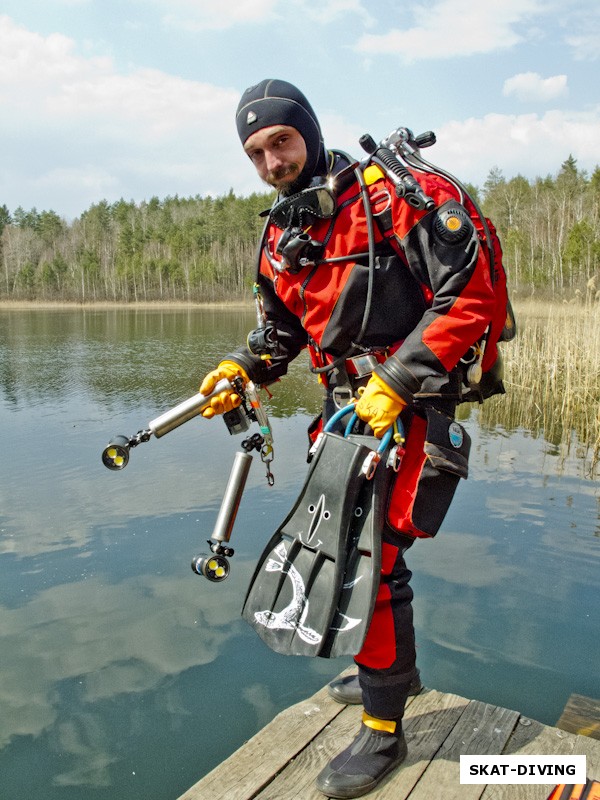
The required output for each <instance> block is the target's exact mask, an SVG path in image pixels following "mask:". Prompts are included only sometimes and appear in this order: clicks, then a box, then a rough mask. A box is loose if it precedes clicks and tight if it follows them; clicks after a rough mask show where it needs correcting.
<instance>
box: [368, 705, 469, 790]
mask: <svg viewBox="0 0 600 800" xmlns="http://www.w3.org/2000/svg"><path fill="white" fill-rule="evenodd" d="M468 705H469V701H468V700H466V699H465V698H464V697H459V696H458V695H455V694H443V693H441V692H436V691H435V690H427V691H425V692H422V693H421V694H420V695H418V696H417V697H416V698H415V701H414V702H413V703H411V705H410V706H409V708H408V709H407V713H406V715H405V718H404V722H403V727H404V731H405V735H406V741H407V744H408V755H407V757H406V761H405V762H404V763H403V764H402V766H401V767H400V768H399V769H398V770H396V771H395V772H392V773H391V775H390V776H389V777H388V778H386V779H385V780H384V781H383V782H382V783H381V784H380V785H379V786H378V787H377V789H376V790H375V791H374V792H372V793H371V794H370V795H369V800H401V799H402V798H406V797H408V796H409V795H410V797H411V798H412V792H413V790H414V788H415V786H417V784H418V783H419V781H420V780H421V778H422V776H423V774H424V773H425V771H426V769H427V768H428V766H429V762H430V761H431V759H432V758H433V757H434V756H435V754H436V753H437V752H438V750H439V749H440V747H441V746H442V744H443V743H444V741H445V740H446V739H447V737H448V735H449V734H450V732H451V731H452V729H453V728H454V726H455V725H456V724H457V722H458V720H459V719H460V718H461V716H462V714H463V713H464V712H465V710H466V709H467V707H468ZM437 797H441V795H430V798H429V800H434V798H436V800H437Z"/></svg>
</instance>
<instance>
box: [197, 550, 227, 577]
mask: <svg viewBox="0 0 600 800" xmlns="http://www.w3.org/2000/svg"><path fill="white" fill-rule="evenodd" d="M192 569H193V570H194V572H195V573H196V574H197V575H204V577H205V578H208V580H209V581H214V582H215V583H218V582H219V581H224V580H225V578H227V577H228V575H229V571H230V566H229V561H227V559H226V558H225V556H221V555H215V556H197V557H196V558H194V560H193V561H192Z"/></svg>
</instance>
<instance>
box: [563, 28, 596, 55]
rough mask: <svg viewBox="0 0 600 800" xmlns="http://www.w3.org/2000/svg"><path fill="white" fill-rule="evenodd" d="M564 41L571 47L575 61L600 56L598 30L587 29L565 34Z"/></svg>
mask: <svg viewBox="0 0 600 800" xmlns="http://www.w3.org/2000/svg"><path fill="white" fill-rule="evenodd" d="M566 42H567V44H568V45H570V46H571V47H572V48H573V51H574V52H573V57H574V58H575V59H576V60H577V61H596V60H597V59H598V58H599V57H600V31H598V30H595V31H588V32H587V33H581V34H578V35H576V36H567V38H566Z"/></svg>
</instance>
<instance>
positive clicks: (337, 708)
mask: <svg viewBox="0 0 600 800" xmlns="http://www.w3.org/2000/svg"><path fill="white" fill-rule="evenodd" d="M349 672H352V669H351V668H349V669H348V670H345V671H344V672H343V673H342V675H345V674H347V673H349ZM344 708H345V707H344V706H342V705H340V704H339V703H336V702H335V700H333V699H332V698H331V697H329V695H328V693H327V687H326V686H325V687H323V688H322V689H321V690H320V691H318V692H317V693H316V694H315V695H313V696H312V697H310V698H309V699H308V700H304V701H302V702H300V703H297V704H296V705H293V706H291V707H290V708H287V709H285V710H284V711H282V712H281V713H279V714H278V715H277V716H276V717H275V719H273V720H272V721H271V722H270V723H269V724H268V725H267V726H266V727H265V728H263V729H262V730H261V731H259V732H258V733H257V734H256V735H255V736H253V737H252V739H250V740H249V741H248V742H246V743H245V744H244V745H243V746H242V747H241V748H240V749H239V750H237V751H236V752H235V753H233V755H231V756H230V757H229V758H228V759H226V760H225V761H223V762H222V763H221V764H219V766H217V767H215V769H214V770H212V772H209V773H208V775H206V776H205V777H204V778H202V779H201V780H199V781H198V782H197V783H196V784H194V786H192V787H191V788H190V789H188V790H187V791H186V792H185V793H184V794H182V795H181V796H180V798H179V800H207V798H210V800H221V799H222V800H247V798H251V797H255V796H256V794H258V792H260V791H261V789H262V788H263V787H264V786H265V785H266V784H268V783H269V782H270V781H271V779H272V777H273V775H276V774H277V773H278V772H280V771H281V770H282V769H284V767H285V766H286V764H287V763H288V762H289V761H291V760H292V759H293V758H295V757H296V756H297V754H298V753H299V752H300V751H301V750H302V749H304V747H306V744H307V742H309V741H311V740H312V739H314V737H315V736H317V734H318V733H319V732H320V731H321V730H323V728H324V727H325V726H326V725H328V724H329V723H330V722H331V721H332V720H333V719H335V717H336V716H337V715H338V714H340V713H341V712H342V711H343V710H344Z"/></svg>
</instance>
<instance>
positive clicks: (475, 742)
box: [410, 700, 519, 800]
mask: <svg viewBox="0 0 600 800" xmlns="http://www.w3.org/2000/svg"><path fill="white" fill-rule="evenodd" d="M518 719H519V714H518V713H517V712H516V711H509V710H508V709H506V708H498V707H497V706H492V705H489V704H487V703H481V702H479V701H477V700H472V701H471V702H470V703H469V705H468V706H467V708H466V710H465V711H464V713H463V714H462V715H461V717H460V719H459V720H458V722H457V724H456V725H455V726H454V728H453V729H452V731H451V732H450V734H449V736H448V737H447V738H446V739H445V740H444V742H443V743H442V746H441V747H440V749H439V750H438V752H437V753H436V754H435V756H434V758H433V759H432V761H431V764H430V765H429V766H428V768H427V770H426V771H425V773H424V775H423V776H422V778H421V780H420V781H419V783H418V784H417V786H416V787H415V790H414V791H413V793H412V794H411V796H410V800H431V798H434V797H443V798H444V800H478V799H479V798H480V797H481V795H482V793H483V790H484V789H485V785H483V784H464V785H461V783H460V756H461V755H467V754H468V755H498V754H500V753H501V752H502V750H503V749H504V746H505V745H506V742H507V741H508V739H509V738H510V735H511V733H512V731H513V729H514V727H515V725H516V724H517V721H518Z"/></svg>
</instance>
